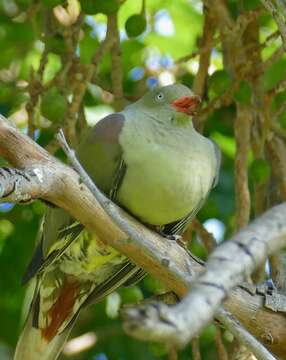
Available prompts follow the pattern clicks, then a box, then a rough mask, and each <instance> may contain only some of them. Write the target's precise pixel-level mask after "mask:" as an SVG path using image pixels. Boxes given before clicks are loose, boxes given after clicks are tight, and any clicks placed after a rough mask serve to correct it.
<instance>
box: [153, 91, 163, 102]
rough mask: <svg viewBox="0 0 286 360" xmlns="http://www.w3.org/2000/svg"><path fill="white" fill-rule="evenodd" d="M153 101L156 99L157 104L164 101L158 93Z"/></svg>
mask: <svg viewBox="0 0 286 360" xmlns="http://www.w3.org/2000/svg"><path fill="white" fill-rule="evenodd" d="M155 99H156V101H158V102H162V101H163V100H164V99H165V96H164V94H163V93H161V92H160V93H158V94H157V95H156V97H155Z"/></svg>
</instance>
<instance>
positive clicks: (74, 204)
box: [0, 117, 286, 359]
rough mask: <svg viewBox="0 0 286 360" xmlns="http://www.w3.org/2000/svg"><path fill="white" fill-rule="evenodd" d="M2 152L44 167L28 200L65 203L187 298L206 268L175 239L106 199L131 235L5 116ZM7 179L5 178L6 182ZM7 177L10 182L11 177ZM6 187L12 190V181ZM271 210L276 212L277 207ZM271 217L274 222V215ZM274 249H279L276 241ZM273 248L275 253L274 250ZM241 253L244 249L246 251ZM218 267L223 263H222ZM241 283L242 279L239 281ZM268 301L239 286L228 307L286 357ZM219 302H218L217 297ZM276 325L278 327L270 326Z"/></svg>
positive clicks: (0, 123) (285, 324)
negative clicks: (128, 228) (135, 218)
mask: <svg viewBox="0 0 286 360" xmlns="http://www.w3.org/2000/svg"><path fill="white" fill-rule="evenodd" d="M15 149H16V150H15ZM17 149H21V151H17ZM0 155H2V156H3V157H4V158H5V159H6V160H8V161H9V162H10V163H11V165H12V166H15V167H16V168H18V169H21V170H22V171H24V172H25V173H27V172H28V173H30V171H33V172H34V171H35V169H38V171H41V172H38V175H39V174H41V175H42V177H41V176H40V178H39V176H37V178H38V179H37V180H36V179H35V183H33V184H34V185H33V186H34V191H31V190H30V189H28V191H27V188H26V191H27V194H29V198H31V199H32V198H34V199H35V198H37V197H40V198H42V199H45V200H47V201H49V202H51V203H54V204H55V205H57V206H59V207H62V208H63V209H65V210H66V211H68V212H69V213H70V214H71V215H72V216H73V217H75V218H77V219H78V220H79V221H80V222H81V223H82V224H84V225H85V226H86V227H87V228H88V229H90V230H93V231H94V230H95V231H96V232H97V234H98V237H99V238H100V239H101V240H102V241H108V242H109V244H110V245H112V246H113V247H114V248H115V249H117V250H118V251H120V252H122V253H123V254H125V255H126V256H128V257H129V258H130V259H131V260H132V261H133V262H135V263H137V264H138V266H141V267H143V268H144V269H146V271H148V272H149V273H150V274H152V275H153V276H155V277H157V278H158V279H160V280H161V281H163V282H164V283H165V284H166V286H167V287H168V288H169V289H170V290H173V291H174V292H175V293H176V294H177V295H178V296H180V297H182V296H184V295H185V294H186V293H187V290H188V289H189V288H190V285H191V284H192V280H193V279H194V278H195V275H196V274H198V273H199V272H201V271H202V270H203V267H202V265H201V264H200V263H198V262H197V260H196V259H195V258H193V257H192V256H190V254H189V253H188V252H187V251H186V250H185V249H183V248H182V247H180V246H178V245H177V244H176V243H175V242H172V241H167V240H166V239H164V238H162V237H161V236H159V235H158V234H156V233H154V232H152V231H150V230H149V229H147V228H146V227H144V226H143V225H142V224H140V223H139V222H137V221H135V220H134V219H133V218H131V217H130V216H128V215H126V213H125V212H123V211H122V210H121V209H120V208H119V207H117V206H116V205H114V204H112V203H111V202H110V201H109V200H107V202H106V206H109V205H110V206H112V209H113V210H114V209H115V210H114V211H117V212H119V220H120V219H124V221H125V223H126V224H129V227H130V229H132V231H135V232H136V234H137V235H136V236H135V239H134V238H133V233H129V236H128V234H127V233H128V231H126V232H125V231H122V230H121V229H120V227H118V226H116V223H115V221H112V219H111V218H110V217H109V216H108V215H107V214H106V212H105V211H104V210H103V209H102V206H100V204H99V202H98V201H97V200H96V199H95V198H94V196H93V195H92V193H91V192H90V191H89V190H88V188H87V187H86V186H85V185H84V184H83V183H82V182H81V181H80V178H79V175H78V174H77V172H75V171H74V170H73V169H72V168H71V167H69V166H66V165H64V164H63V163H61V162H59V161H58V160H57V159H55V158H53V157H52V156H50V155H49V154H48V153H47V152H46V151H45V150H44V149H42V148H41V147H40V146H38V145H37V144H36V143H34V142H33V141H31V139H29V138H28V137H27V136H25V135H23V134H21V133H20V132H19V131H17V129H15V128H13V127H12V126H11V125H10V124H9V122H7V121H6V120H5V119H4V118H3V117H1V118H0ZM12 178H13V176H12V174H11V179H12ZM2 180H3V179H1V178H0V183H1V185H2ZM5 181H6V182H7V180H5ZM38 181H40V184H38ZM31 183H32V182H31ZM20 184H23V187H22V190H24V189H25V186H27V185H26V183H25V182H24V181H22V182H19V184H18V191H19V190H20ZM4 186H6V189H8V185H4ZM37 186H38V187H37ZM3 188H4V187H3ZM37 189H38V191H39V192H38V193H37V191H36V190H37ZM21 193H23V191H22V192H21ZM10 196H11V197H10V199H12V196H13V194H12V193H11V194H10ZM15 200H16V198H15ZM3 201H6V200H3ZM104 201H105V199H104ZM279 208H280V209H281V211H282V212H283V213H284V214H285V212H286V205H281V206H280V207H279ZM272 211H273V213H276V211H277V208H276V209H275V208H274V209H273V210H272ZM267 216H268V215H267ZM272 220H273V221H274V223H275V219H272ZM120 221H121V220H120ZM284 222H285V217H284ZM275 224H276V223H275ZM268 225H269V229H268V230H269V231H268V238H270V236H271V230H272V227H273V226H274V225H273V224H272V221H270V223H269V224H268ZM276 225H277V224H276ZM285 227H286V225H285V224H282V226H281V227H280V232H281V235H282V233H283V231H285ZM126 229H127V228H126ZM264 229H265V227H264ZM277 231H278V230H277ZM276 233H277V232H276ZM276 233H275V234H276ZM275 234H274V235H275ZM244 235H245V234H244ZM244 235H243V236H244ZM284 235H285V234H284ZM274 243H275V241H274ZM274 247H275V249H277V246H276V245H275V246H274ZM268 250H269V251H270V249H268ZM268 250H267V251H268ZM271 251H272V250H271ZM271 251H270V252H271ZM241 252H242V253H243V251H242V250H241ZM263 255H265V252H263ZM251 266H254V265H253V264H252V265H251ZM219 267H221V263H220V264H219ZM240 281H241V277H240V278H239V280H237V281H236V283H238V282H240ZM263 299H264V298H263V297H262V296H260V295H257V294H250V293H249V292H247V291H245V290H244V289H243V288H241V287H237V288H236V289H235V290H233V291H231V292H230V293H229V296H228V298H227V299H226V300H225V302H224V306H225V308H226V309H227V311H229V312H231V313H232V314H233V315H234V316H235V317H236V318H238V319H239V321H240V322H241V323H242V324H243V325H244V326H246V328H247V329H248V330H250V331H251V332H252V333H254V334H255V335H256V336H257V337H258V338H259V340H260V341H261V342H262V343H263V344H265V345H266V346H267V347H268V348H269V349H271V350H272V351H273V352H275V354H278V355H280V354H281V355H283V354H285V352H286V350H285V344H286V331H285V329H286V319H285V317H284V315H282V314H280V313H276V312H271V311H269V310H267V309H265V308H264V300H263ZM221 300H222V299H221ZM221 300H219V301H221ZM216 301H218V300H217V299H216ZM183 304H184V301H183V302H182V304H181V305H180V306H183ZM169 310H170V309H169V308H168V311H169ZM199 314H200V313H198V315H199ZM187 315H188V314H187ZM209 315H210V314H209ZM224 316H225V315H223V316H222V318H224V320H223V321H225V322H227V320H228V319H227V318H226V317H224ZM270 318H271V321H270ZM253 319H255V324H254V323H253V321H252V320H253ZM250 320H251V321H250ZM272 323H273V324H275V326H271V324H272ZM198 328H200V327H198ZM268 332H271V339H270V340H271V341H269V338H268V337H266V334H267V333H268ZM246 333H247V332H246ZM272 339H273V341H272ZM264 359H267V357H264ZM268 359H269V357H268Z"/></svg>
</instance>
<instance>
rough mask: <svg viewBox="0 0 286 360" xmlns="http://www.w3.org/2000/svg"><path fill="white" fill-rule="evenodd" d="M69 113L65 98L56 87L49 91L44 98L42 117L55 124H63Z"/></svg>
mask: <svg viewBox="0 0 286 360" xmlns="http://www.w3.org/2000/svg"><path fill="white" fill-rule="evenodd" d="M66 111H67V103H66V99H65V97H64V96H63V95H62V94H61V93H60V92H59V90H58V89H57V88H56V87H53V88H51V89H49V90H48V91H47V92H46V93H45V94H44V95H43V97H42V102H41V112H42V115H43V116H45V117H46V118H47V119H49V120H51V121H53V122H62V121H63V120H64V118H65V115H66Z"/></svg>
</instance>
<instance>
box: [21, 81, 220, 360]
mask: <svg viewBox="0 0 286 360" xmlns="http://www.w3.org/2000/svg"><path fill="white" fill-rule="evenodd" d="M192 98H193V94H192V92H191V91H190V90H189V89H188V88H186V87H185V86H183V85H173V86H167V87H164V88H161V89H155V90H152V91H150V92H149V93H147V94H146V95H145V96H144V97H143V98H142V99H140V100H139V101H138V102H136V103H134V104H132V105H130V106H128V107H127V108H126V109H125V110H124V111H122V112H121V113H117V114H112V115H109V116H107V117H106V118H104V119H102V120H101V121H100V122H99V123H98V124H97V125H96V126H95V127H94V128H93V129H89V130H87V131H86V132H85V134H84V135H83V138H82V140H81V142H80V145H79V147H78V149H77V155H78V157H79V160H80V161H81V163H82V165H83V166H84V167H85V169H86V170H87V172H88V173H89V174H90V176H91V177H92V178H93V180H94V181H95V182H96V184H97V185H98V186H99V188H100V189H101V190H102V191H104V192H105V193H106V194H107V195H109V196H110V197H111V198H112V199H113V200H114V201H115V202H117V203H118V204H119V205H121V206H123V207H124V208H126V209H127V210H128V211H129V212H131V213H132V214H133V215H134V216H136V217H137V218H138V219H140V220H141V221H143V222H144V223H147V224H150V225H159V226H160V227H161V228H162V230H163V231H164V229H165V232H167V233H170V234H173V233H181V232H182V231H183V230H184V229H185V227H186V226H187V225H188V224H189V222H190V221H191V220H192V218H193V217H194V216H195V214H196V213H197V211H198V210H199V209H200V207H201V206H202V204H203V202H204V201H205V199H206V197H207V195H208V193H209V191H210V189H211V187H212V186H213V184H214V182H215V179H216V178H217V174H218V168H219V156H218V155H219V152H217V150H216V149H215V146H214V145H213V143H212V142H211V141H209V140H208V139H206V138H205V137H203V136H202V135H200V134H198V133H197V132H196V131H195V130H194V128H193V125H192V122H191V118H190V116H189V115H188V114H187V112H188V111H189V110H188V108H187V107H186V105H185V104H186V103H190V104H191V103H192V102H191V101H192ZM178 99H179V100H180V99H182V101H179V102H177V100H178ZM35 275H36V278H37V286H36V289H35V293H34V298H33V304H32V307H31V311H30V315H29V317H28V321H27V324H26V328H25V330H24V332H23V335H22V337H21V339H20V341H19V343H18V346H17V352H16V355H15V360H20V359H21V360H34V359H43V360H51V359H55V356H56V355H55V354H57V353H58V352H59V351H60V348H61V346H62V344H63V342H64V341H65V338H66V335H67V334H68V332H69V331H70V328H71V325H72V323H73V322H74V320H75V319H76V317H77V314H78V312H79V310H80V308H81V307H82V306H84V305H86V304H88V303H91V302H96V301H98V300H100V299H102V297H104V296H106V295H107V294H108V293H110V292H111V291H113V290H114V289H116V288H117V287H118V286H120V285H123V284H124V283H127V284H130V283H132V282H133V281H135V280H138V279H140V278H142V276H144V271H143V270H141V269H139V268H138V267H137V266H136V265H135V264H132V263H131V262H130V261H129V260H128V259H127V258H126V257H125V256H123V255H121V254H119V253H118V252H117V251H115V250H114V249H112V248H111V247H110V246H104V245H103V244H102V243H100V242H98V241H97V238H96V234H90V233H88V232H87V231H86V230H85V229H84V228H83V227H82V226H81V225H80V224H78V223H76V222H75V220H74V219H72V218H71V217H70V216H69V215H68V214H67V213H65V212H64V211H63V210H61V209H49V210H48V212H47V214H46V216H45V219H44V222H43V227H42V232H41V239H40V242H39V245H38V249H37V251H36V253H35V256H34V258H33V260H32V262H31V264H30V266H29V267H28V270H27V273H26V274H25V280H26V281H27V280H28V279H29V278H31V277H33V276H35ZM29 329H30V331H29Z"/></svg>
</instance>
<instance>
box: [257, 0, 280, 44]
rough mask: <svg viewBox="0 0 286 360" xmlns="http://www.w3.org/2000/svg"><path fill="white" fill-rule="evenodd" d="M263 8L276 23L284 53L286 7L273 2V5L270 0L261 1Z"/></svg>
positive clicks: (277, 1) (278, 2) (277, 0)
mask: <svg viewBox="0 0 286 360" xmlns="http://www.w3.org/2000/svg"><path fill="white" fill-rule="evenodd" d="M261 2H262V4H263V5H264V7H265V8H266V9H267V10H268V12H269V13H270V14H271V16H272V17H273V19H274V21H275V22H276V24H277V26H278V29H279V31H280V35H281V38H282V42H283V48H284V51H286V23H285V20H286V6H285V3H284V2H282V1H279V0H275V5H274V3H273V2H272V1H271V0H261Z"/></svg>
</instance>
